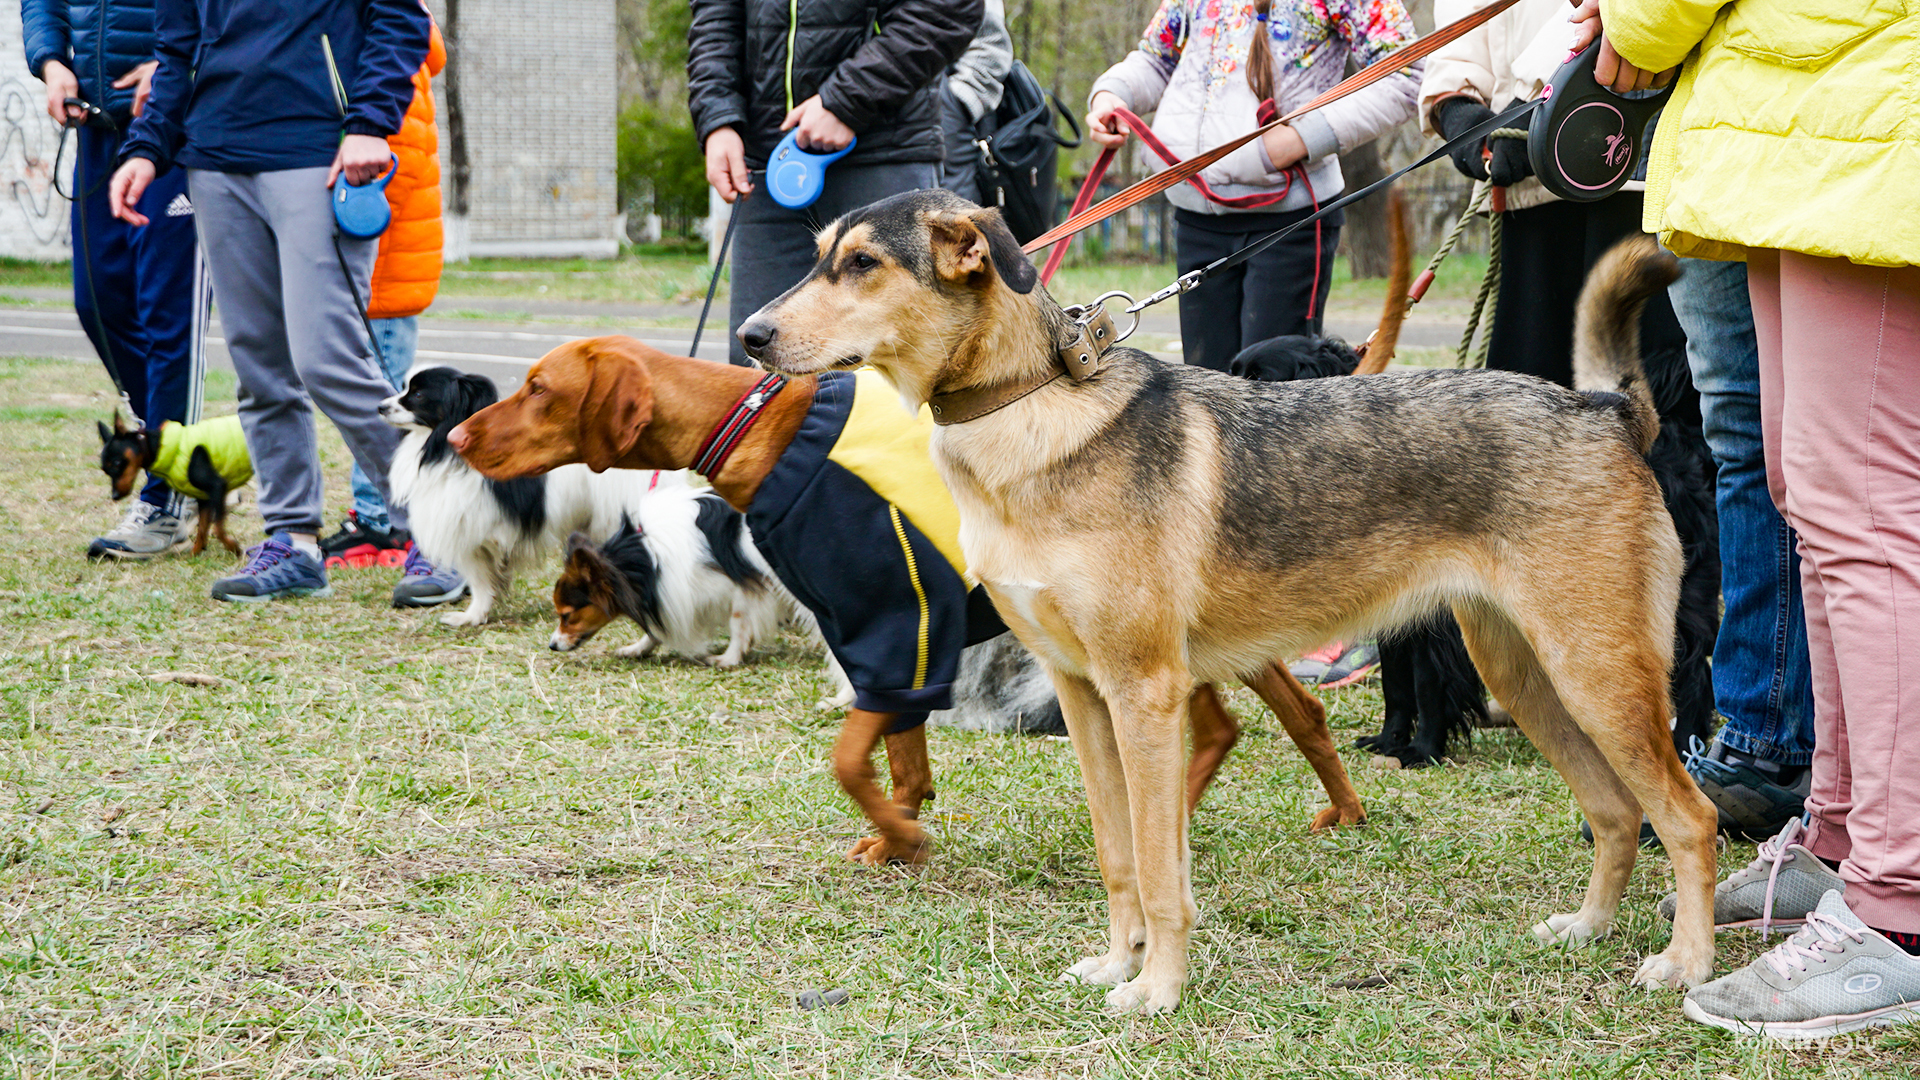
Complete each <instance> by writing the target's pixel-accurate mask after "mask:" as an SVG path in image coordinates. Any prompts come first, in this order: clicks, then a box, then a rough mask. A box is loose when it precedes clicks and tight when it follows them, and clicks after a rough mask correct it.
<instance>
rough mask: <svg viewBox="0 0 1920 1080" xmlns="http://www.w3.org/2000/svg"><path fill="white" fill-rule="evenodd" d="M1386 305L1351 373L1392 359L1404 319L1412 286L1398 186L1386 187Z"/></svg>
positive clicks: (1379, 367) (1373, 371)
mask: <svg viewBox="0 0 1920 1080" xmlns="http://www.w3.org/2000/svg"><path fill="white" fill-rule="evenodd" d="M1387 243H1388V258H1389V260H1390V262H1389V265H1388V268H1387V306H1386V308H1385V309H1384V310H1382V311H1381V312H1380V329H1378V330H1375V331H1374V332H1373V336H1372V337H1370V338H1368V339H1367V355H1366V356H1364V357H1362V358H1361V360H1360V365H1359V366H1358V367H1356V368H1354V369H1353V373H1354V374H1355V375H1378V374H1379V373H1381V372H1382V371H1385V370H1387V365H1388V364H1390V363H1392V362H1393V354H1394V353H1395V352H1397V351H1398V350H1399V348H1400V324H1401V323H1402V322H1405V321H1406V318H1407V306H1408V304H1409V301H1408V300H1407V291H1408V290H1409V289H1411V288H1412V287H1413V251H1412V245H1411V244H1409V243H1408V242H1407V201H1406V199H1404V198H1402V197H1401V195H1400V189H1399V188H1397V187H1395V188H1389V189H1388V190H1387Z"/></svg>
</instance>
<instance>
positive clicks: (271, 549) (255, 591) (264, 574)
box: [213, 536, 333, 604]
mask: <svg viewBox="0 0 1920 1080" xmlns="http://www.w3.org/2000/svg"><path fill="white" fill-rule="evenodd" d="M332 595H333V587H332V586H331V585H328V584H327V571H326V568H325V567H322V566H321V565H320V560H319V559H316V558H314V557H313V556H311V555H308V554H307V553H306V552H303V551H301V550H300V549H298V548H296V547H294V546H293V545H292V544H291V543H289V542H288V541H286V540H283V539H281V537H280V536H269V537H267V539H266V540H265V541H264V542H262V543H259V544H255V545H254V546H253V547H250V548H248V549H247V564H246V565H245V566H243V567H241V568H240V572H239V573H237V574H229V575H228V576H226V577H223V578H221V579H220V580H219V581H216V582H214V583H213V598H214V599H215V600H229V601H234V602H238V603H245V604H258V603H264V602H266V601H268V600H278V599H280V598H281V597H285V596H315V597H326V596H332Z"/></svg>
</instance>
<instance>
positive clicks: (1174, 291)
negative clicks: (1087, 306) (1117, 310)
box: [1095, 270, 1202, 333]
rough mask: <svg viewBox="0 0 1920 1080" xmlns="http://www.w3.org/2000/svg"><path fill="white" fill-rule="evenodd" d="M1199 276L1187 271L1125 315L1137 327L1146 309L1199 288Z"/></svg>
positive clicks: (1129, 297)
mask: <svg viewBox="0 0 1920 1080" xmlns="http://www.w3.org/2000/svg"><path fill="white" fill-rule="evenodd" d="M1201 274H1202V271H1199V270H1191V271H1188V272H1187V273H1184V274H1181V275H1180V276H1179V277H1177V278H1174V279H1173V284H1171V285H1169V286H1167V287H1166V288H1164V289H1161V290H1160V291H1159V292H1157V293H1154V294H1153V295H1152V296H1149V297H1147V298H1146V299H1145V300H1142V301H1140V302H1139V303H1137V304H1135V305H1133V306H1132V307H1130V308H1128V309H1127V314H1129V315H1131V316H1133V318H1134V324H1135V325H1136V326H1137V325H1139V321H1140V313H1141V312H1142V311H1145V310H1146V309H1148V308H1150V307H1152V306H1153V305H1155V304H1158V303H1160V302H1161V301H1163V300H1171V299H1173V298H1174V297H1176V296H1179V295H1180V294H1181V293H1184V292H1192V291H1193V290H1194V289H1196V288H1199V286H1200V278H1201ZM1107 295H1108V296H1112V295H1114V294H1113V293H1108V294H1107ZM1119 295H1121V296H1127V294H1126V293H1120V294H1119ZM1127 299H1129V300H1131V299H1133V297H1131V296H1127ZM1098 302H1099V301H1095V303H1098ZM1127 332H1128V333H1132V332H1133V331H1131V330H1129V331H1127Z"/></svg>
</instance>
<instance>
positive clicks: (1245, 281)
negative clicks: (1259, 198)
mask: <svg viewBox="0 0 1920 1080" xmlns="http://www.w3.org/2000/svg"><path fill="white" fill-rule="evenodd" d="M1312 213H1313V211H1312V210H1310V209H1301V210H1288V211H1284V212H1281V213H1248V214H1196V213H1193V212H1191V211H1187V210H1176V211H1174V214H1173V223H1174V233H1173V238H1174V246H1175V249H1176V252H1177V255H1178V264H1179V270H1180V272H1181V273H1182V274H1185V273H1187V272H1189V271H1192V270H1198V269H1200V268H1201V267H1202V266H1205V265H1207V264H1208V263H1210V262H1212V261H1214V260H1215V259H1218V258H1220V257H1221V256H1224V255H1229V254H1231V253H1233V252H1235V251H1238V250H1239V249H1241V248H1243V247H1246V246H1247V245H1248V244H1251V243H1253V242H1254V241H1256V240H1259V239H1260V238H1261V237H1264V236H1266V235H1267V234H1268V233H1271V232H1274V231H1276V230H1279V229H1284V228H1286V227H1287V226H1288V225H1291V224H1293V223H1294V222H1296V221H1299V220H1300V219H1301V218H1304V217H1307V216H1309V215H1310V214H1312ZM1345 223H1346V212H1345V211H1340V212H1338V213H1333V214H1329V215H1327V216H1326V217H1325V218H1324V219H1322V221H1321V223H1320V229H1319V234H1320V235H1319V236H1318V238H1317V239H1318V243H1317V244H1316V243H1315V240H1316V237H1315V236H1314V231H1315V230H1314V227H1313V226H1312V225H1308V226H1306V227H1304V228H1302V229H1301V230H1300V231H1298V232H1296V233H1294V234H1293V235H1292V236H1289V237H1287V238H1286V239H1285V240H1282V241H1280V242H1279V243H1277V244H1275V245H1273V246H1272V247H1270V248H1268V249H1267V250H1265V251H1263V252H1261V253H1260V254H1258V255H1255V256H1254V257H1253V258H1251V259H1248V260H1247V261H1246V262H1244V263H1241V264H1240V265H1239V266H1236V267H1234V268H1233V269H1231V270H1225V271H1222V272H1221V273H1220V274H1218V275H1217V276H1215V277H1212V278H1209V279H1208V280H1207V282H1206V284H1204V285H1201V286H1200V287H1199V288H1197V289H1195V290H1193V291H1192V292H1189V293H1182V294H1181V296H1180V345H1181V351H1182V352H1184V353H1185V354H1186V361H1187V363H1189V364H1193V365H1196V366H1198V367H1205V368H1212V369H1214V370H1215V371H1225V370H1227V362H1228V361H1229V360H1232V359H1233V358H1234V355H1235V354H1237V353H1238V352H1239V351H1240V350H1241V349H1244V348H1246V347H1247V346H1248V345H1251V344H1253V343H1254V342H1256V341H1265V340H1266V339H1268V338H1271V337H1279V336H1281V335H1283V334H1317V333H1319V332H1320V326H1321V323H1322V322H1323V321H1324V319H1325V315H1326V307H1327V290H1328V289H1330V288H1332V286H1333V253H1334V251H1335V249H1337V248H1338V247H1339V246H1340V226H1341V225H1343V224H1345ZM1316 267H1317V270H1318V273H1316ZM1316 278H1317V279H1318V280H1317V281H1316ZM1308 311H1312V312H1313V315H1312V317H1311V318H1309V317H1308V315H1307V312H1308Z"/></svg>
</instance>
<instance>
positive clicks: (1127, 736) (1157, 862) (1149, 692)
mask: <svg viewBox="0 0 1920 1080" xmlns="http://www.w3.org/2000/svg"><path fill="white" fill-rule="evenodd" d="M1129 674H1130V675H1131V678H1130V679H1129V685H1128V686H1127V687H1126V689H1125V692H1124V694H1123V695H1122V696H1120V697H1118V699H1117V700H1114V701H1112V702H1111V709H1112V715H1113V735H1114V741H1115V743H1116V744H1117V745H1118V746H1119V749H1120V761H1121V765H1122V767H1123V768H1124V769H1125V770H1126V787H1127V809H1128V811H1129V813H1130V816H1131V818H1132V823H1133V861H1134V867H1135V872H1136V873H1137V874H1138V876H1139V884H1140V910H1141V914H1142V915H1143V916H1145V920H1146V927H1147V946H1146V952H1145V955H1144V956H1143V957H1142V958H1141V964H1140V974H1138V975H1136V976H1134V978H1133V979H1132V980H1130V981H1128V982H1125V983H1122V984H1120V985H1119V986H1116V987H1114V988H1113V989H1112V990H1110V991H1108V993H1107V1004H1108V1005H1110V1006H1112V1007H1113V1008H1115V1009H1120V1010H1123V1011H1131V1010H1134V1009H1139V1010H1141V1011H1143V1012H1147V1013H1157V1012H1165V1011H1166V1010H1168V1009H1172V1008H1174V1007H1176V1006H1178V1005H1179V1004H1180V992H1181V990H1182V989H1184V988H1185V987H1186V984H1187V938H1188V935H1189V934H1190V933H1191V932H1192V930H1193V922H1194V918H1195V915H1196V910H1195V908H1194V904H1193V885H1192V881H1191V879H1190V877H1189V873H1190V870H1191V866H1190V861H1189V858H1188V852H1187V804H1186V783H1185V781H1186V739H1185V736H1186V730H1187V701H1188V699H1189V697H1190V696H1191V695H1192V692H1193V677H1192V676H1191V675H1190V674H1189V673H1188V672H1187V671H1186V670H1185V669H1184V668H1174V667H1168V668H1166V669H1163V670H1160V671H1142V672H1131V673H1129Z"/></svg>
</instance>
